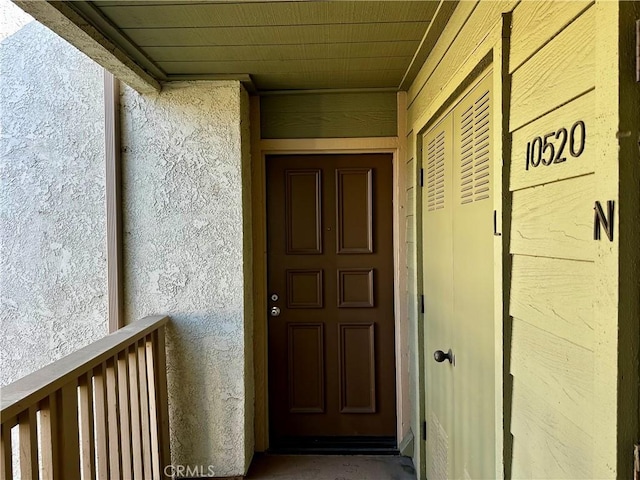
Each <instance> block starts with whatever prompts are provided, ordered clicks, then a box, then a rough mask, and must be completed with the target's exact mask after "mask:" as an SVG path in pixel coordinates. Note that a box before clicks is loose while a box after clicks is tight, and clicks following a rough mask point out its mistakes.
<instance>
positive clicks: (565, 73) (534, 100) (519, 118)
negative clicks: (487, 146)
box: [510, 8, 596, 131]
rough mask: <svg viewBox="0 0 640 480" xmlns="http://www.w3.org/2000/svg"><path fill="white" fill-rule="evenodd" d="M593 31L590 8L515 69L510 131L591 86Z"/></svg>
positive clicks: (592, 78)
mask: <svg viewBox="0 0 640 480" xmlns="http://www.w3.org/2000/svg"><path fill="white" fill-rule="evenodd" d="M594 32H595V9H594V8H590V9H589V10H587V11H586V12H585V13H584V14H582V15H581V16H580V18H578V19H577V20H576V21H575V22H573V23H572V24H571V25H569V26H568V27H567V28H566V29H564V30H563V31H562V32H561V33H560V34H559V35H558V36H556V37H555V38H554V39H553V40H552V41H551V42H549V43H548V44H547V45H545V46H544V47H543V48H542V49H541V50H540V51H539V52H538V53H536V54H535V55H534V56H533V57H532V58H531V60H529V61H528V62H527V63H525V64H524V65H523V66H522V67H521V68H519V69H518V70H516V71H515V73H514V74H513V77H512V92H513V93H512V99H511V122H510V128H511V131H513V130H515V129H517V128H520V127H521V126H522V125H524V124H525V123H527V122H530V121H531V120H533V119H535V118H538V117H541V116H542V115H544V114H545V113H547V112H550V111H552V110H554V109H555V108H557V107H558V106H560V105H562V104H563V103H566V102H568V101H569V100H571V99H573V98H575V97H577V96H578V95H580V94H583V93H585V92H587V91H588V90H590V89H592V88H594V84H595V73H596V67H595V33H594Z"/></svg>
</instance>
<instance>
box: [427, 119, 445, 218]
mask: <svg viewBox="0 0 640 480" xmlns="http://www.w3.org/2000/svg"><path fill="white" fill-rule="evenodd" d="M444 147H445V145H444V131H442V132H440V133H439V134H438V135H436V136H435V137H433V138H432V139H431V140H430V141H429V143H428V145H427V209H428V210H429V211H432V210H439V209H441V208H444Z"/></svg>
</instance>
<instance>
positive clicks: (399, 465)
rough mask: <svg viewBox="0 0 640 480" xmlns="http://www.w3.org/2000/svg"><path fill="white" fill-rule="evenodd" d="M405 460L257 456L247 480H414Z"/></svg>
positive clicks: (413, 473)
mask: <svg viewBox="0 0 640 480" xmlns="http://www.w3.org/2000/svg"><path fill="white" fill-rule="evenodd" d="M415 478H416V474H415V469H414V468H413V463H412V462H411V459H410V458H407V457H394V456H385V455H261V456H258V457H255V458H254V460H253V463H252V464H251V468H250V469H249V474H248V475H247V477H246V479H247V480H415Z"/></svg>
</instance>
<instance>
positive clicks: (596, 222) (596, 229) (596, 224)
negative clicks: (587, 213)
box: [593, 200, 615, 242]
mask: <svg viewBox="0 0 640 480" xmlns="http://www.w3.org/2000/svg"><path fill="white" fill-rule="evenodd" d="M614 206H615V202H614V201H613V200H607V215H605V214H604V210H602V205H601V204H600V202H598V201H596V203H595V206H594V207H593V210H594V211H595V214H594V217H593V239H594V240H600V228H601V227H603V228H604V231H605V233H606V234H607V238H608V239H609V241H610V242H613V211H614Z"/></svg>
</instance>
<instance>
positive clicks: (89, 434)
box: [78, 373, 96, 480]
mask: <svg viewBox="0 0 640 480" xmlns="http://www.w3.org/2000/svg"><path fill="white" fill-rule="evenodd" d="M78 392H79V393H78V395H79V398H80V429H81V432H82V457H81V458H80V467H81V470H82V478H83V479H84V480H95V478H96V446H95V432H94V429H93V375H92V374H91V373H86V374H85V375H82V376H81V377H80V379H79V381H78Z"/></svg>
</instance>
